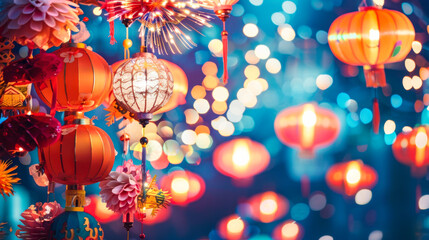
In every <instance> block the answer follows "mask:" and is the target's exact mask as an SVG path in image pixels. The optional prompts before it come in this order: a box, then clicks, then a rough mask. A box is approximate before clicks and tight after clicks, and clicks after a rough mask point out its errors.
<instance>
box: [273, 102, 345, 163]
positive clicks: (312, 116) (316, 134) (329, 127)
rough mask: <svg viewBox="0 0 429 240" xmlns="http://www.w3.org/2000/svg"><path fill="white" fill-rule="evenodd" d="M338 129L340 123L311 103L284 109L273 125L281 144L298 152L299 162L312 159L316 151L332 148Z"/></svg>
mask: <svg viewBox="0 0 429 240" xmlns="http://www.w3.org/2000/svg"><path fill="white" fill-rule="evenodd" d="M340 127H341V125H340V120H339V119H338V117H337V116H336V115H335V114H334V113H333V112H332V111H330V110H328V109H325V108H321V107H319V106H317V105H316V104H312V103H306V104H304V105H299V106H294V107H289V108H286V109H285V110H283V111H282V112H280V113H279V114H278V115H277V117H276V119H275V122H274V130H275V132H276V134H277V137H278V138H279V139H280V141H281V142H282V143H284V144H285V145H287V146H290V147H295V148H298V149H299V150H300V157H302V158H314V149H315V148H317V147H321V146H326V145H329V144H332V143H333V142H334V141H335V140H336V139H337V137H338V134H339V133H340Z"/></svg>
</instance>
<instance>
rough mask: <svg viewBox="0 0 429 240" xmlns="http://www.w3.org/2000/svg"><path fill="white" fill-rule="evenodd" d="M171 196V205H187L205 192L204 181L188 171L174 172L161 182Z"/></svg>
mask: <svg viewBox="0 0 429 240" xmlns="http://www.w3.org/2000/svg"><path fill="white" fill-rule="evenodd" d="M161 186H165V187H166V189H167V191H168V192H170V194H171V203H173V204H177V205H187V204H188V203H191V202H194V201H197V200H198V199H200V198H201V197H202V196H203V194H204V192H205V190H206V184H205V182H204V180H203V179H202V178H201V177H200V176H199V175H198V174H195V173H192V172H189V171H175V172H172V173H170V174H169V175H168V176H165V177H164V178H163V179H162V181H161Z"/></svg>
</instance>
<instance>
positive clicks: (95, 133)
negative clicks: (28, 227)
mask: <svg viewBox="0 0 429 240" xmlns="http://www.w3.org/2000/svg"><path fill="white" fill-rule="evenodd" d="M76 120H77V121H81V124H71V122H69V123H70V124H68V125H65V126H63V127H62V135H61V138H60V139H59V140H58V141H57V142H56V143H54V144H52V145H50V146H48V147H45V148H40V149H39V159H40V161H41V163H42V165H44V168H45V171H46V174H47V176H48V177H50V178H52V181H54V182H57V183H61V184H67V185H89V184H93V183H96V182H99V181H101V180H103V179H104V178H106V177H107V175H109V173H110V170H112V167H113V164H114V161H115V149H114V146H113V143H112V140H111V139H110V137H109V135H107V133H106V132H104V131H103V130H102V129H100V128H98V127H96V126H93V125H91V124H90V121H89V119H88V118H82V119H76Z"/></svg>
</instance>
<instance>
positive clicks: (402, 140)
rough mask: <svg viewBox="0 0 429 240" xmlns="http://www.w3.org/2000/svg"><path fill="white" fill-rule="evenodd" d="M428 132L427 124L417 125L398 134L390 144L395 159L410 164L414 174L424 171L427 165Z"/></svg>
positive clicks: (428, 161) (428, 158)
mask: <svg viewBox="0 0 429 240" xmlns="http://www.w3.org/2000/svg"><path fill="white" fill-rule="evenodd" d="M428 134H429V126H427V125H422V126H418V127H415V128H413V129H412V130H411V131H408V132H402V133H400V134H398V136H397V137H396V140H395V142H394V143H393V145H392V150H393V155H394V156H395V158H396V160H398V161H399V162H401V163H403V164H406V165H409V166H411V167H412V170H413V174H414V175H416V176H421V175H423V174H424V173H426V167H427V166H428V165H429V143H428Z"/></svg>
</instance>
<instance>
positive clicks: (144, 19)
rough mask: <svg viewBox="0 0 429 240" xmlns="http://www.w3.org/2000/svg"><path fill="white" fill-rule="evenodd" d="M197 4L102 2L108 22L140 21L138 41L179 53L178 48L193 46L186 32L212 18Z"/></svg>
mask: <svg viewBox="0 0 429 240" xmlns="http://www.w3.org/2000/svg"><path fill="white" fill-rule="evenodd" d="M199 7H200V5H199V4H198V3H195V2H193V1H191V0H143V1H142V0H125V1H120V0H106V2H105V3H104V4H103V8H104V9H106V10H107V12H108V21H109V22H112V21H114V20H115V19H120V20H122V22H123V23H124V24H125V25H126V26H127V25H128V26H129V25H130V24H131V23H133V22H135V21H136V20H138V21H140V23H141V27H140V29H139V32H140V37H141V38H142V43H143V44H144V45H145V46H146V47H147V48H149V49H151V50H152V52H155V51H156V52H158V53H159V54H168V53H173V54H176V53H182V51H181V49H182V48H188V49H189V48H192V47H195V46H196V44H195V43H194V42H193V41H192V39H191V38H190V37H189V35H188V34H187V33H186V32H191V31H197V29H196V28H195V27H202V26H207V27H211V24H210V23H209V21H210V20H211V19H212V18H213V17H212V16H211V15H209V14H207V13H204V12H201V11H198V10H197V9H198V8H199ZM111 26H112V25H111ZM111 31H112V29H111ZM197 32H198V31H197ZM111 35H112V32H111Z"/></svg>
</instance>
